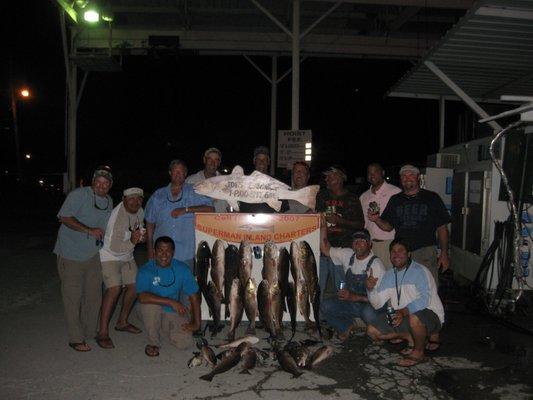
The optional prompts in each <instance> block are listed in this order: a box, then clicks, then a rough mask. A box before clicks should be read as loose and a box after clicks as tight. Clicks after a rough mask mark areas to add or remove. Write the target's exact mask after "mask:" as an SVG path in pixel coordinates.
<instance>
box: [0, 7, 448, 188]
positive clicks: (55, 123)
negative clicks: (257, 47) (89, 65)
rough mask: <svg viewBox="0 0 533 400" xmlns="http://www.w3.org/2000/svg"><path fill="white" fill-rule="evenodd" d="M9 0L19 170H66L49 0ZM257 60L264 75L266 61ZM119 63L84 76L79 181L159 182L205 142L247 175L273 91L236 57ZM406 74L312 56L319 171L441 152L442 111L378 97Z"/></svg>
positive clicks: (304, 97)
mask: <svg viewBox="0 0 533 400" xmlns="http://www.w3.org/2000/svg"><path fill="white" fill-rule="evenodd" d="M15 3H17V4H16V5H15V6H11V7H15V8H11V9H9V10H7V11H8V15H9V18H8V21H9V22H8V23H7V24H5V28H7V33H6V35H7V36H5V37H9V38H10V40H9V44H10V45H11V47H10V52H8V54H11V55H12V73H11V74H9V68H8V65H9V63H8V62H3V63H2V64H3V65H4V67H3V70H2V88H7V87H8V82H9V81H10V76H11V81H14V82H17V83H26V84H27V85H28V86H29V87H31V89H32V92H33V93H34V97H33V98H32V99H31V101H29V102H28V103H26V104H19V123H20V128H19V129H20V135H21V137H22V149H23V151H24V152H31V153H32V154H33V156H34V158H33V160H32V161H30V163H27V162H26V170H28V171H30V172H35V173H37V172H59V171H64V170H65V157H64V102H65V100H64V94H65V83H64V73H65V71H64V62H63V55H62V47H61V35H60V29H59V15H58V11H57V7H56V6H55V4H54V2H53V1H39V2H35V1H29V0H22V1H19V2H15ZM30 5H31V7H30ZM4 7H5V6H4ZM254 60H255V61H257V63H259V64H260V65H261V66H263V67H264V68H265V70H267V71H269V70H270V68H269V66H270V60H269V58H266V57H263V58H260V57H258V58H254ZM123 66H124V71H123V72H119V73H91V74H90V76H89V79H88V81H87V85H86V88H85V92H84V96H83V98H82V100H81V104H80V108H79V114H78V169H79V171H80V173H85V172H86V171H89V170H91V169H92V168H94V167H95V166H96V165H97V164H99V163H107V164H110V165H112V166H113V168H114V170H115V172H117V171H126V170H129V171H131V170H136V171H139V172H140V173H142V174H143V178H144V179H143V180H148V177H153V178H154V179H164V171H165V168H166V165H167V164H168V161H169V160H170V159H172V158H183V159H185V160H186V161H187V162H188V163H189V166H190V170H191V171H193V172H194V171H196V170H198V169H199V168H200V166H201V154H202V153H203V151H204V150H205V149H206V148H207V147H210V146H216V147H219V148H220V149H221V150H222V152H223V162H224V163H225V164H226V165H228V166H233V165H235V164H241V165H243V166H245V167H246V168H249V167H250V166H251V158H252V149H253V147H255V146H256V145H260V144H264V145H268V144H269V140H270V139H269V135H270V85H269V84H268V83H267V81H266V80H265V79H264V78H263V77H262V76H261V75H259V73H258V72H257V71H256V70H255V69H254V68H253V67H252V66H251V65H250V64H249V63H248V62H247V61H246V60H245V59H244V58H243V57H239V56H233V57H229V56H225V57H214V56H189V55H183V56H178V57H171V58H165V57H163V58H160V59H156V58H154V57H129V58H125V59H124V64H123ZM289 66H290V60H289V58H282V59H281V60H280V62H279V75H281V74H282V73H283V72H284V71H285V70H286V68H288V67H289ZM410 66H411V64H410V63H409V62H406V61H387V60H348V59H318V58H308V59H307V60H305V61H304V62H303V63H302V66H301V95H300V99H301V111H300V121H301V122H300V127H301V128H302V129H312V130H313V142H314V143H313V149H314V158H313V165H312V167H313V170H314V171H315V172H316V171H320V170H321V169H322V168H323V167H325V166H327V165H330V164H333V163H340V164H342V165H344V166H345V167H346V169H347V170H348V172H349V175H351V176H352V177H353V176H357V175H361V174H362V173H363V172H364V169H365V165H366V164H367V163H368V162H371V161H380V162H382V163H383V164H384V165H386V166H392V165H397V164H400V163H403V162H405V161H412V162H417V163H423V162H424V161H425V159H426V155H427V154H430V153H434V152H436V151H437V147H438V145H437V136H438V127H437V103H436V102H434V101H418V100H406V99H390V98H384V97H383V96H384V94H385V92H386V91H387V89H388V88H390V86H391V85H392V84H394V83H395V82H396V81H397V80H398V79H399V78H400V77H401V76H402V75H403V74H404V73H405V72H406V71H407V70H408V69H409V68H410ZM79 76H80V77H81V76H82V73H80V74H79ZM290 90H291V77H290V75H289V76H288V77H287V78H285V80H284V81H283V82H282V83H281V84H280V86H279V89H278V129H288V128H290V107H291V92H290ZM356 90H357V91H356ZM1 101H2V103H1V104H2V106H1V113H2V114H1V115H2V117H1V119H0V123H1V124H2V132H1V136H0V141H1V143H2V144H1V147H2V150H1V153H0V154H2V161H1V167H2V169H4V170H5V169H13V168H14V156H13V143H12V135H11V130H10V128H9V126H10V115H9V107H8V106H9V99H8V97H7V96H6V95H5V91H3V92H2V98H1ZM124 174H126V175H128V173H126V172H125V173H124ZM135 176H138V175H135ZM135 176H134V177H135ZM128 183H130V182H128Z"/></svg>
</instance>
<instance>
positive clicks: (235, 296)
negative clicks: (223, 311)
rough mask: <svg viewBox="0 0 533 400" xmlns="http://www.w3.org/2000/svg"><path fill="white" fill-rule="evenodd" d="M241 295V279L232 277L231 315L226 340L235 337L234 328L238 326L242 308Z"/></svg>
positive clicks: (231, 339)
mask: <svg viewBox="0 0 533 400" xmlns="http://www.w3.org/2000/svg"><path fill="white" fill-rule="evenodd" d="M242 300H243V295H242V287H241V281H240V280H239V278H235V279H233V282H232V284H231V295H230V304H231V316H230V328H229V332H228V340H229V341H233V340H234V339H235V330H236V329H237V327H238V326H239V324H240V323H241V320H242V313H243V309H244V304H243V301H242Z"/></svg>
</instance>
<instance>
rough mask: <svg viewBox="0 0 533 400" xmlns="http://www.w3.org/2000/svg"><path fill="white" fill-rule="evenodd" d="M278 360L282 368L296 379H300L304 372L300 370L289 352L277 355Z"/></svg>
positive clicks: (280, 352)
mask: <svg viewBox="0 0 533 400" xmlns="http://www.w3.org/2000/svg"><path fill="white" fill-rule="evenodd" d="M277 358H278V362H279V365H280V366H281V368H282V369H283V370H284V371H286V372H288V373H289V374H291V375H292V376H293V377H294V378H298V377H299V376H300V375H302V371H300V369H299V368H298V365H297V364H296V361H295V360H294V358H292V356H291V355H290V353H289V352H288V351H285V350H282V351H279V352H278V353H277Z"/></svg>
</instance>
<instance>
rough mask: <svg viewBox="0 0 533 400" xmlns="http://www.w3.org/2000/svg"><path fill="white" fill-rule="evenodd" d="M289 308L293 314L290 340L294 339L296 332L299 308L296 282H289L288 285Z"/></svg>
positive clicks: (291, 314) (290, 313)
mask: <svg viewBox="0 0 533 400" xmlns="http://www.w3.org/2000/svg"><path fill="white" fill-rule="evenodd" d="M287 308H288V309H289V315H290V316H291V331H292V335H291V339H290V340H292V339H293V338H294V335H295V334H296V313H297V311H296V310H297V309H298V304H297V301H296V289H295V287H294V282H289V285H288V286H287Z"/></svg>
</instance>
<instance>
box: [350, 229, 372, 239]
mask: <svg viewBox="0 0 533 400" xmlns="http://www.w3.org/2000/svg"><path fill="white" fill-rule="evenodd" d="M355 239H364V240H366V241H367V242H370V233H369V232H368V231H367V230H366V229H364V228H363V229H358V230H356V231H355V232H354V233H352V240H355Z"/></svg>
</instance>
